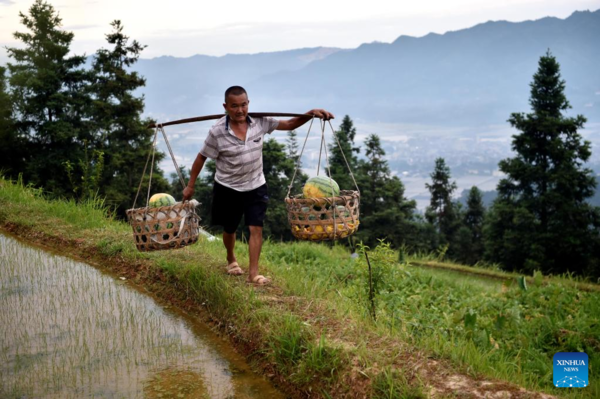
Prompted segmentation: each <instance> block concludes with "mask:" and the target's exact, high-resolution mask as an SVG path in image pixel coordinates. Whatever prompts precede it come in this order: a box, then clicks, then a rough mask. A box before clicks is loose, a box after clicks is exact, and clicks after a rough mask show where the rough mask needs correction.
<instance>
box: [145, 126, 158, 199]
mask: <svg viewBox="0 0 600 399" xmlns="http://www.w3.org/2000/svg"><path fill="white" fill-rule="evenodd" d="M157 138H158V128H156V133H154V142H153V143H152V164H150V176H149V178H148V196H147V197H146V208H148V204H149V202H150V188H151V187H152V172H154V153H155V152H156V139H157Z"/></svg>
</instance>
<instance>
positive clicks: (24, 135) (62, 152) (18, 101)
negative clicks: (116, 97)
mask: <svg viewBox="0 0 600 399" xmlns="http://www.w3.org/2000/svg"><path fill="white" fill-rule="evenodd" d="M19 16H20V18H21V22H22V24H23V25H24V26H25V28H27V30H28V31H27V32H16V33H15V34H14V37H15V38H16V39H18V40H20V41H21V42H22V43H23V45H24V46H23V48H16V47H11V48H7V50H8V55H9V57H11V58H12V59H13V62H9V63H8V69H9V71H10V79H9V82H10V87H11V91H12V92H11V102H12V105H13V110H14V117H15V129H16V133H15V135H13V136H12V138H14V139H16V140H18V141H21V140H23V141H25V143H26V146H27V152H26V157H25V159H23V160H22V161H23V170H22V171H23V174H24V177H25V179H26V181H28V182H30V183H33V184H34V185H36V186H41V187H44V188H45V189H46V190H48V191H50V192H54V193H55V194H58V195H65V194H68V193H69V191H70V190H69V187H70V182H69V179H68V176H67V174H66V173H65V168H64V165H63V163H64V162H65V161H70V162H72V163H77V162H78V160H79V159H81V158H82V156H83V152H84V151H83V143H84V142H85V141H86V140H87V141H88V142H89V141H90V139H91V134H90V128H89V127H90V121H89V106H90V98H89V96H88V94H87V92H86V89H85V88H86V85H87V82H88V76H89V75H88V72H87V71H85V70H84V69H83V68H82V66H83V64H84V62H85V57H83V56H77V55H73V56H69V52H70V45H71V42H72V41H73V33H72V32H67V31H64V30H62V29H61V18H60V17H59V15H58V13H57V12H56V11H55V9H54V8H53V7H52V5H50V4H48V3H46V2H44V1H42V0H36V1H35V2H34V3H33V5H32V6H31V8H30V9H29V15H25V14H23V13H19Z"/></svg>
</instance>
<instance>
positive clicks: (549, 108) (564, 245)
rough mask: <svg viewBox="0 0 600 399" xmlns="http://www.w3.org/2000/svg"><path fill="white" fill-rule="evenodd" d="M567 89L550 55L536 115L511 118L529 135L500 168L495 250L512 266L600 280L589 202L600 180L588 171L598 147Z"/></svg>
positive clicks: (519, 138) (491, 236) (599, 214)
mask: <svg viewBox="0 0 600 399" xmlns="http://www.w3.org/2000/svg"><path fill="white" fill-rule="evenodd" d="M564 91H565V81H564V80H562V79H561V76H560V66H559V64H558V62H557V61H556V59H555V57H554V56H552V54H550V52H548V53H546V55H544V56H542V57H541V58H540V60H539V66H538V70H537V72H536V73H535V75H534V77H533V82H532V83H531V97H530V101H529V103H530V105H531V107H532V112H530V113H528V114H525V113H513V114H512V115H511V117H510V119H509V122H510V123H511V125H512V126H513V127H515V128H516V129H517V130H519V131H520V132H521V133H519V134H515V135H514V136H513V142H512V149H513V151H514V152H515V153H516V156H515V157H513V158H509V159H505V160H502V161H501V162H500V164H499V167H500V170H501V171H502V172H504V173H505V174H506V178H504V179H502V180H501V181H500V182H499V183H498V198H497V199H496V201H495V203H494V205H493V210H492V213H491V218H490V223H489V226H488V228H487V236H488V238H487V253H488V256H489V257H490V258H491V259H492V260H495V261H498V262H501V263H502V264H503V265H504V266H505V267H506V268H507V269H513V270H525V271H528V272H531V271H533V270H536V269H540V270H542V271H544V272H546V273H563V272H566V271H570V272H575V273H589V274H596V275H598V274H600V273H599V272H600V270H598V262H599V252H598V250H599V246H598V242H599V233H598V232H599V229H600V211H599V208H596V207H592V206H591V205H589V203H588V202H586V199H587V198H590V197H591V196H592V195H593V194H594V189H595V185H596V182H595V179H594V176H593V173H592V171H591V170H590V169H588V168H585V167H584V166H583V164H584V163H585V162H586V161H587V160H588V159H589V157H590V154H591V149H590V143H589V142H587V141H584V140H583V139H582V137H581V135H580V134H579V133H578V129H581V128H583V125H584V123H585V121H586V119H585V118H584V117H583V116H582V115H577V116H574V117H568V116H565V115H564V113H565V111H566V110H567V109H569V108H570V105H569V102H568V101H567V98H566V96H565V93H564Z"/></svg>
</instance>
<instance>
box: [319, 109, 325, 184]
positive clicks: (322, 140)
mask: <svg viewBox="0 0 600 399" xmlns="http://www.w3.org/2000/svg"><path fill="white" fill-rule="evenodd" d="M319 123H320V124H321V130H323V121H321V120H319ZM324 144H325V136H324V135H323V132H322V131H321V144H320V145H319V161H318V162H317V176H319V172H320V171H321V154H323V145H324Z"/></svg>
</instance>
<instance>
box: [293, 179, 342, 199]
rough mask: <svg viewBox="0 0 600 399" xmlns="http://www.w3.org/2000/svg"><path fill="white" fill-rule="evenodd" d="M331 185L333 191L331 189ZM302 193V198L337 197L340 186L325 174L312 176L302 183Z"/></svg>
mask: <svg viewBox="0 0 600 399" xmlns="http://www.w3.org/2000/svg"><path fill="white" fill-rule="evenodd" d="M332 186H333V192H332V191H331V188H332ZM302 194H304V198H323V197H337V196H338V195H340V186H338V184H337V183H336V182H335V180H333V179H330V178H329V177H326V176H317V177H312V178H310V179H308V181H307V182H306V184H305V185H304V188H303V189H302Z"/></svg>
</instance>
